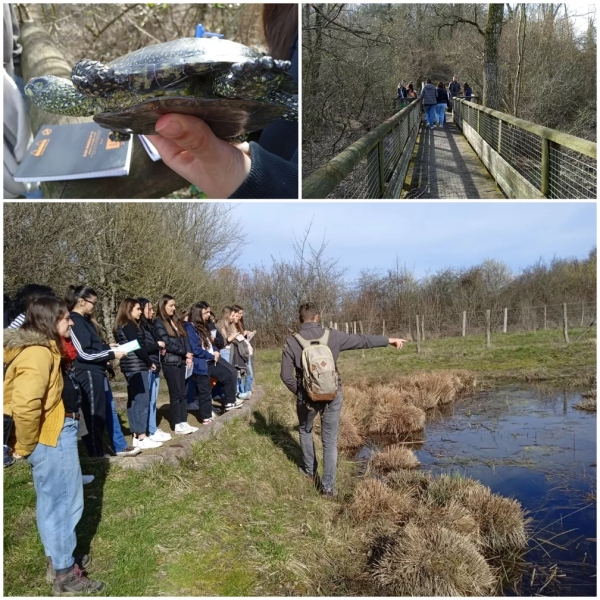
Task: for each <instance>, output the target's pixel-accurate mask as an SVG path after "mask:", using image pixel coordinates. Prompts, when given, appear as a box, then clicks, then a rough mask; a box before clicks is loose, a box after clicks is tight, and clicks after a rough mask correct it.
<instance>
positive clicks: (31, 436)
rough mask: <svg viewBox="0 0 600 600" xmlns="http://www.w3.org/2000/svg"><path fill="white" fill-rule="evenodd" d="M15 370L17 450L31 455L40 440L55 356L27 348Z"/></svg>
mask: <svg viewBox="0 0 600 600" xmlns="http://www.w3.org/2000/svg"><path fill="white" fill-rule="evenodd" d="M12 368H13V369H15V375H14V381H13V393H12V399H11V400H12V401H11V409H12V417H13V420H14V423H15V437H16V439H17V442H16V444H15V451H16V452H17V453H18V454H20V455H22V456H27V455H29V454H31V453H32V452H33V451H34V449H35V447H36V445H37V443H38V439H39V437H40V426H41V417H42V402H43V400H44V398H45V396H46V393H47V391H48V385H49V384H50V372H51V370H52V353H51V352H50V350H49V349H48V348H38V347H35V348H33V347H32V348H26V349H25V350H23V351H22V352H21V354H20V355H19V356H18V357H17V358H16V359H15V360H14V362H13V365H12Z"/></svg>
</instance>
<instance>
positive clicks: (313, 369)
mask: <svg viewBox="0 0 600 600" xmlns="http://www.w3.org/2000/svg"><path fill="white" fill-rule="evenodd" d="M294 337H295V338H296V339H297V340H298V343H299V344H300V346H301V347H302V385H303V387H304V389H305V390H306V393H307V394H308V396H309V398H310V399H311V400H316V401H328V400H333V399H334V398H335V397H336V396H337V393H338V374H337V370H336V368H335V361H334V360H333V354H332V353H331V348H330V347H329V346H328V345H327V342H328V341H329V329H325V333H324V334H323V335H322V336H321V337H320V338H319V339H316V340H305V339H304V338H303V337H302V336H301V335H300V334H299V333H295V334H294Z"/></svg>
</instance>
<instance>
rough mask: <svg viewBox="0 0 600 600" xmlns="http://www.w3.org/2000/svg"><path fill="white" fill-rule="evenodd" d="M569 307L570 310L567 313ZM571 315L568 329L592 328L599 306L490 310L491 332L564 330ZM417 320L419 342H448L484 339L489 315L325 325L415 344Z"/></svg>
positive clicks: (437, 313) (327, 320) (433, 314)
mask: <svg viewBox="0 0 600 600" xmlns="http://www.w3.org/2000/svg"><path fill="white" fill-rule="evenodd" d="M565 306H566V309H565ZM565 310H566V314H567V328H569V329H573V328H579V327H588V326H590V325H592V324H595V322H596V304H591V303H588V302H577V303H568V304H566V305H565V304H543V305H539V306H532V305H528V304H522V305H520V306H518V307H515V308H509V307H504V308H503V307H492V308H490V309H489V320H490V331H491V332H492V333H518V332H527V331H530V332H535V331H538V330H545V329H561V330H562V329H563V328H564V322H565V319H564V314H565ZM417 317H418V322H419V338H420V339H421V340H422V339H427V338H436V339H437V338H444V337H457V336H469V335H483V334H485V333H486V331H487V311H486V310H481V309H478V310H470V309H467V308H465V309H460V308H457V309H447V308H446V309H440V310H431V309H430V308H426V309H422V310H420V309H419V308H418V307H416V308H415V309H414V311H407V312H406V313H405V314H401V315H399V316H398V317H396V318H393V319H382V318H381V317H379V316H375V315H364V314H363V315H356V314H353V315H338V316H335V317H327V316H326V317H324V318H323V323H324V324H326V325H328V326H330V327H333V328H335V329H339V330H341V331H348V333H361V332H362V333H365V334H373V335H387V336H392V337H393V336H400V337H403V338H405V339H409V340H415V339H416V337H417ZM361 330H362V331H361Z"/></svg>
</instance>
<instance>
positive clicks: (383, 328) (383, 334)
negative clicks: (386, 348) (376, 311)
mask: <svg viewBox="0 0 600 600" xmlns="http://www.w3.org/2000/svg"><path fill="white" fill-rule="evenodd" d="M381 335H382V336H383V337H385V319H384V320H383V327H382V334H381Z"/></svg>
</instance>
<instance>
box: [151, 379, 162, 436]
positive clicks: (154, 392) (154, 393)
mask: <svg viewBox="0 0 600 600" xmlns="http://www.w3.org/2000/svg"><path fill="white" fill-rule="evenodd" d="M159 385H160V373H156V372H154V371H150V372H149V373H148V396H149V397H150V405H149V406H148V433H149V434H150V435H152V434H154V433H156V430H157V429H158V427H157V426H156V403H157V401H158V387H159Z"/></svg>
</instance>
